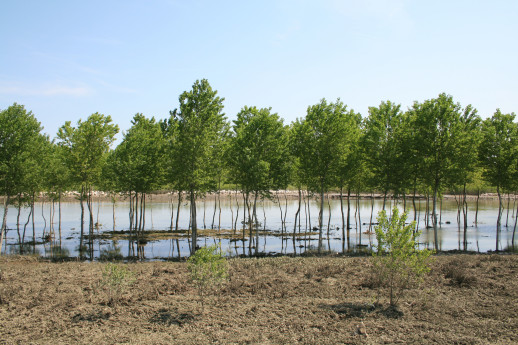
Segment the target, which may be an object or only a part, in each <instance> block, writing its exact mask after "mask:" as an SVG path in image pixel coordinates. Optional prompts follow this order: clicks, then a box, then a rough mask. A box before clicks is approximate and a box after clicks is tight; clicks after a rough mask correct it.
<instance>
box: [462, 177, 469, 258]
mask: <svg viewBox="0 0 518 345" xmlns="http://www.w3.org/2000/svg"><path fill="white" fill-rule="evenodd" d="M462 213H463V216H464V250H468V237H467V234H468V202H467V201H466V183H464V195H463V198H462Z"/></svg>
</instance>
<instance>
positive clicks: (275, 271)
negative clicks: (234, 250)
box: [0, 255, 518, 344]
mask: <svg viewBox="0 0 518 345" xmlns="http://www.w3.org/2000/svg"><path fill="white" fill-rule="evenodd" d="M123 265H124V266H125V267H127V268H129V269H130V270H131V271H132V272H134V274H135V277H136V281H135V282H134V284H133V285H131V286H130V287H128V288H127V289H126V291H125V292H123V293H122V295H116V294H115V295H114V294H111V295H110V290H109V289H108V288H107V287H106V286H102V285H100V281H101V280H102V276H103V274H102V272H103V267H104V264H100V263H86V262H66V263H50V262H44V261H38V260H37V259H32V258H19V257H2V258H0V270H1V273H0V343H1V344H29V343H32V344H117V343H132V344H173V343H174V344H209V343H219V344H250V343H251V344H257V343H258V344H293V343H306V344H343V343H346V344H349V343H350V344H394V343H406V344H408V343H414V344H426V343H429V344H517V343H518V256H517V255H441V256H437V257H435V259H434V262H433V267H432V271H431V273H430V275H429V276H427V278H426V279H425V281H424V283H423V284H422V285H421V286H420V287H416V288H412V289H410V290H408V291H407V292H406V293H405V295H404V296H403V298H402V300H401V301H400V304H399V307H398V308H397V309H391V308H389V307H388V302H387V300H386V299H381V300H380V304H374V303H373V302H375V297H376V290H374V289H371V288H370V287H369V286H370V285H371V284H370V280H369V278H368V277H369V274H368V272H369V258H366V257H358V258H351V257H347V258H344V257H324V258H322V257H307V258H302V257H298V258H288V257H283V258H263V259H232V260H230V261H229V271H230V280H229V281H228V282H226V283H225V284H224V285H222V286H221V287H220V288H218V289H217V290H213V291H207V293H208V296H207V297H206V299H205V307H204V310H203V312H202V309H201V304H200V303H199V301H200V300H199V297H198V294H197V290H195V289H194V288H193V287H192V286H191V285H190V284H189V281H188V271H187V266H186V263H184V262H149V263H131V264H123ZM111 297H114V298H111ZM361 322H363V324H364V326H365V330H366V332H367V334H368V336H367V337H365V336H362V335H358V334H356V330H357V326H358V325H359V324H360V323H361Z"/></svg>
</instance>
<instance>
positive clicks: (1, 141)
mask: <svg viewBox="0 0 518 345" xmlns="http://www.w3.org/2000/svg"><path fill="white" fill-rule="evenodd" d="M42 129H43V128H42V127H41V125H40V123H39V122H38V121H37V120H36V118H35V117H34V115H33V114H32V112H30V111H29V112H27V111H26V110H25V107H24V106H23V105H19V104H16V103H14V104H13V105H12V106H10V107H9V108H7V109H6V110H3V111H1V112H0V193H2V194H8V195H14V194H16V193H19V192H23V191H24V190H23V189H24V184H25V183H26V177H27V176H28V175H29V174H30V173H31V170H30V169H29V166H31V167H33V168H34V164H33V163H38V162H39V163H41V159H43V157H42V156H41V155H40V154H39V153H40V152H39V151H38V150H39V149H40V148H41V142H43V141H45V137H44V136H43V135H42V134H40V131H41V130H42Z"/></svg>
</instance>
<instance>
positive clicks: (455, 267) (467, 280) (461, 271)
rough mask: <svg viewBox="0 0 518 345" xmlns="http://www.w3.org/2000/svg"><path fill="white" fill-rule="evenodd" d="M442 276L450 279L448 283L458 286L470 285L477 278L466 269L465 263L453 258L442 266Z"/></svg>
mask: <svg viewBox="0 0 518 345" xmlns="http://www.w3.org/2000/svg"><path fill="white" fill-rule="evenodd" d="M442 271H443V273H444V277H445V278H448V279H450V284H451V285H454V286H460V287H472V286H473V285H474V284H475V283H476V281H477V278H476V277H475V276H474V275H473V274H472V273H470V272H469V271H468V268H467V267H466V264H465V263H464V262H463V261H462V260H460V259H457V258H455V259H453V260H451V261H450V262H448V263H447V264H445V265H444V266H443V268H442Z"/></svg>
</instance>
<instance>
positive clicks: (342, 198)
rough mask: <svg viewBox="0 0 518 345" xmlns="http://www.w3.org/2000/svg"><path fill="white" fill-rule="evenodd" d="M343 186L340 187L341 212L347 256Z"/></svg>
mask: <svg viewBox="0 0 518 345" xmlns="http://www.w3.org/2000/svg"><path fill="white" fill-rule="evenodd" d="M343 189H344V188H343V186H340V211H341V213H342V253H344V254H345V213H344V195H343V194H344V193H343Z"/></svg>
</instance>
